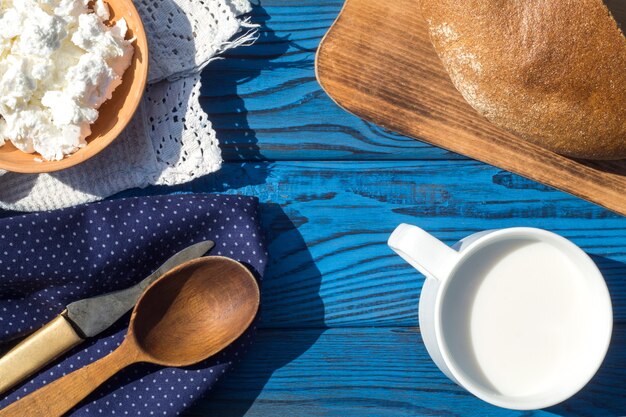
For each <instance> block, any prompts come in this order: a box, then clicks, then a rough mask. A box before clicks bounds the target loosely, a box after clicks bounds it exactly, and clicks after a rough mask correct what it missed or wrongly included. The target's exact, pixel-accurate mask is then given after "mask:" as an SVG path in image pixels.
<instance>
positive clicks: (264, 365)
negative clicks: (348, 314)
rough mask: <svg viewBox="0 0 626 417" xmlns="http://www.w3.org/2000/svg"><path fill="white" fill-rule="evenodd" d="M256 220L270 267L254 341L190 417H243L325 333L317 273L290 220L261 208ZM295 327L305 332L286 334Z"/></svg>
mask: <svg viewBox="0 0 626 417" xmlns="http://www.w3.org/2000/svg"><path fill="white" fill-rule="evenodd" d="M261 217H262V222H263V224H264V225H265V227H266V230H267V232H266V240H267V246H268V250H269V260H270V263H269V265H268V267H267V270H266V272H265V277H264V279H263V281H262V283H261V293H262V297H261V324H260V327H261V328H260V329H259V332H258V336H257V340H256V342H255V344H254V345H253V346H252V348H251V351H250V352H248V353H247V355H246V356H245V358H244V359H243V361H242V362H241V363H240V364H238V365H237V366H236V368H235V369H234V371H233V372H232V373H231V374H230V375H228V377H227V378H226V379H225V380H224V381H223V382H222V384H220V385H218V386H217V387H216V389H215V391H213V392H211V393H210V394H208V396H207V398H205V400H204V401H202V402H201V403H200V404H198V406H197V408H196V409H192V410H190V411H189V415H202V416H206V417H209V416H211V417H212V416H216V417H217V416H219V417H240V416H243V415H245V414H246V412H247V411H248V410H249V409H250V407H251V406H252V404H253V403H254V402H255V400H256V398H257V397H258V396H259V394H260V393H261V392H262V390H263V388H264V387H265V385H266V384H267V382H268V381H269V379H270V378H271V377H272V374H273V373H274V372H275V371H276V370H278V369H280V368H282V367H283V366H285V365H287V364H289V363H290V362H291V361H293V360H295V359H297V358H298V357H300V356H301V355H302V354H303V353H305V352H306V351H307V350H308V349H309V348H310V347H311V346H313V344H315V342H316V341H317V339H318V338H319V337H320V335H321V334H322V333H323V332H324V327H325V325H324V305H323V303H322V300H321V298H320V296H319V289H320V284H321V273H320V271H319V270H318V269H317V267H316V266H315V262H314V261H313V259H312V256H311V254H310V253H309V251H308V249H307V245H306V243H305V241H304V239H303V238H302V236H301V234H300V232H299V231H298V230H297V224H295V223H294V219H293V217H294V216H293V215H292V216H288V215H287V214H286V213H285V212H284V211H283V209H282V208H281V207H280V206H279V205H277V204H262V206H261ZM295 221H296V223H298V222H297V219H296V220H295ZM277 305H278V306H277ZM277 315H278V316H279V317H278V318H275V317H274V316H277ZM268 316H270V320H268ZM265 321H271V322H269V323H267V322H265ZM290 321H292V322H290ZM276 322H278V323H276ZM299 323H306V326H307V329H306V330H305V331H298V332H291V331H289V330H288V327H289V326H295V325H297V324H299ZM267 326H274V327H276V326H277V327H282V328H279V329H272V328H268V327H267ZM294 330H295V329H294Z"/></svg>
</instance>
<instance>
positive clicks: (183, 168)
mask: <svg viewBox="0 0 626 417" xmlns="http://www.w3.org/2000/svg"><path fill="white" fill-rule="evenodd" d="M135 5H136V6H137V9H138V10H139V13H140V14H141V17H142V20H143V23H144V26H145V29H146V33H147V35H148V45H149V48H150V72H149V74H148V87H147V89H146V92H145V94H144V97H143V100H142V103H141V106H140V107H139V109H138V110H137V114H136V115H135V117H134V118H133V120H132V121H131V122H130V124H129V125H128V127H127V128H126V129H125V131H124V132H123V133H122V134H121V136H120V137H118V138H117V139H116V140H115V141H114V142H113V143H112V144H111V145H110V146H109V147H107V148H106V149H105V150H103V151H102V152H101V153H100V154H98V155H96V156H94V157H93V158H92V159H90V160H88V161H86V162H84V163H82V164H80V165H77V166H75V167H73V168H69V169H67V170H64V171H60V172H55V173H51V174H39V175H30V174H16V173H11V172H4V171H0V207H2V208H5V209H10V210H18V211H38V210H48V209H55V208H61V207H67V206H72V205H76V204H80V203H86V202H91V201H96V200H101V199H103V198H106V197H108V196H110V195H113V194H115V193H117V192H120V191H122V190H126V189H128V188H134V187H146V186H148V185H151V184H160V185H174V184H181V183H184V182H187V181H190V180H192V179H194V178H197V177H200V176H202V175H205V174H208V173H210V172H214V171H217V170H218V169H219V168H220V166H221V163H222V158H221V152H220V149H219V147H218V142H217V138H216V137H215V131H214V130H213V128H212V127H211V122H210V121H209V120H208V117H207V114H206V113H205V112H204V111H203V110H202V107H201V106H200V102H199V95H200V72H201V71H202V69H203V68H204V67H205V66H206V65H207V64H208V63H209V62H210V61H211V59H212V58H215V56H216V55H217V54H219V53H220V52H223V51H225V50H227V49H230V48H233V47H235V46H238V45H242V44H246V43H249V42H251V41H253V40H254V37H255V35H256V34H255V30H254V27H255V25H253V24H251V23H249V21H248V20H247V19H243V18H242V17H241V16H242V15H243V14H244V13H247V12H249V11H250V9H251V6H250V3H249V2H248V0H136V1H135Z"/></svg>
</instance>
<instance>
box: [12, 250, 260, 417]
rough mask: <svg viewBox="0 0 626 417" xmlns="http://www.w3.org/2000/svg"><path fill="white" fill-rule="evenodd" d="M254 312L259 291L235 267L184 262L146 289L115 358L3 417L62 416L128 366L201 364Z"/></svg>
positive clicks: (213, 260)
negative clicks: (139, 363) (138, 364)
mask: <svg viewBox="0 0 626 417" xmlns="http://www.w3.org/2000/svg"><path fill="white" fill-rule="evenodd" d="M258 307H259V287H258V285H257V283H256V280H255V279H254V277H253V276H252V274H251V273H250V272H249V271H248V270H247V269H246V267H244V266H243V265H241V264H240V263H238V262H236V261H233V260H232V259H228V258H223V257H218V256H211V257H206V258H200V259H195V260H193V261H190V262H187V263H185V264H183V265H181V266H179V267H178V268H175V269H173V270H171V271H170V272H168V273H166V274H165V275H163V277H161V278H160V279H159V280H157V281H156V282H154V283H153V284H152V285H150V286H149V287H148V288H147V289H146V291H145V293H144V294H143V296H142V297H141V298H140V299H139V301H138V302H137V305H136V306H135V309H134V310H133V313H132V316H131V318H130V325H129V327H128V334H127V335H126V339H125V340H124V341H123V342H122V344H121V345H120V346H119V347H118V348H117V349H116V350H115V351H114V352H112V353H110V354H109V355H107V356H105V357H104V358H102V359H100V360H98V361H96V362H94V363H92V364H90V365H87V366H85V367H84V368H81V369H79V370H78V371H75V372H73V373H71V374H69V375H66V376H64V377H62V378H60V379H58V380H56V381H54V382H52V383H51V384H48V385H46V386H44V387H43V388H41V389H39V390H37V391H35V392H33V393H32V394H30V395H28V396H26V397H24V398H22V399H21V400H19V401H17V402H15V403H13V404H11V405H9V406H8V407H6V408H5V409H4V410H2V411H0V416H1V417H9V416H10V417H31V416H46V417H53V416H61V415H63V414H64V413H66V412H67V411H68V410H70V409H71V408H72V407H74V406H75V405H76V404H78V403H79V402H80V401H81V400H82V399H84V398H85V397H86V396H87V395H89V394H90V393H91V392H92V391H94V390H95V389H96V388H97V387H99V386H100V385H101V384H102V383H104V382H105V381H106V380H107V379H109V378H110V377H111V376H113V375H114V374H116V373H117V372H118V371H120V370H121V369H123V368H125V367H127V366H128V365H131V364H133V363H138V362H147V363H153V364H158V365H162V366H177V367H179V366H189V365H193V364H195V363H198V362H200V361H202V360H204V359H206V358H208V357H210V356H212V355H215V354H216V353H218V352H219V351H221V350H222V349H224V348H225V347H227V346H228V345H229V344H231V343H232V342H233V341H234V340H235V339H237V338H238V337H239V336H241V334H242V333H243V332H244V331H245V330H246V329H247V328H248V326H250V324H251V323H252V320H253V319H254V317H255V315H256V312H257V310H258Z"/></svg>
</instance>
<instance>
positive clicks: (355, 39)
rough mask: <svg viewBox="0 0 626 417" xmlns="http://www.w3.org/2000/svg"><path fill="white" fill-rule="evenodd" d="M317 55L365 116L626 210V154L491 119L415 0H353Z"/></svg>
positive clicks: (320, 67) (328, 86)
mask: <svg viewBox="0 0 626 417" xmlns="http://www.w3.org/2000/svg"><path fill="white" fill-rule="evenodd" d="M316 61H317V62H316V70H317V78H318V80H319V82H320V84H321V85H322V87H323V88H324V90H326V92H327V93H328V94H329V95H330V97H332V98H333V100H335V101H336V102H337V103H338V104H339V105H340V106H342V107H343V108H345V109H346V110H348V111H350V112H352V113H354V114H355V115H357V116H359V117H361V118H363V119H366V120H368V121H371V122H373V123H376V124H378V125H381V126H383V127H385V128H388V129H391V130H394V131H397V132H399V133H402V134H404V135H407V136H411V137H413V138H416V139H418V140H420V141H424V142H428V143H431V144H433V145H436V146H439V147H442V148H446V149H449V150H451V151H454V152H457V153H460V154H463V155H466V156H469V157H471V158H474V159H477V160H479V161H483V162H486V163H488V164H491V165H494V166H497V167H499V168H502V169H505V170H507V171H511V172H514V173H517V174H520V175H522V176H524V177H527V178H530V179H533V180H535V181H538V182H541V183H544V184H547V185H551V186H553V187H556V188H558V189H560V190H563V191H566V192H568V193H571V194H574V195H576V196H579V197H581V198H584V199H586V200H589V201H592V202H594V203H597V204H600V205H602V206H604V207H606V208H608V209H610V210H613V211H615V212H617V213H620V214H622V215H626V160H620V161H602V162H600V161H582V160H574V159H571V158H567V157H563V156H560V155H557V154H555V153H552V152H550V151H547V150H545V149H543V148H540V147H538V146H535V145H532V144H530V143H527V142H526V141H524V140H522V139H520V138H518V137H516V136H515V135H513V134H511V133H509V132H506V131H504V130H502V129H499V128H497V127H495V126H494V125H492V124H491V123H489V122H488V121H487V120H486V119H484V118H483V117H482V116H480V115H479V114H478V113H477V112H476V111H474V109H472V108H471V107H470V106H469V105H468V104H467V103H466V102H465V100H464V99H463V97H462V96H461V94H460V93H459V92H458V91H457V90H456V89H455V88H454V86H453V85H452V82H451V81H450V78H449V77H448V74H447V73H446V71H445V70H444V68H443V66H442V64H441V62H440V61H439V58H438V56H437V54H436V53H435V50H434V49H433V47H432V45H431V43H430V39H429V36H428V31H427V28H426V23H425V21H424V20H423V19H422V16H421V13H420V10H419V4H418V3H417V2H416V1H415V0H347V1H346V3H345V5H344V8H343V10H342V12H341V14H340V15H339V17H338V18H337V20H336V21H335V23H334V25H333V26H332V27H331V29H330V30H329V32H328V33H327V34H326V36H325V37H324V39H323V40H322V43H321V45H320V48H319V50H318V53H317V59H316ZM624 140H626V138H624ZM462 175H463V173H462V172H460V173H459V177H461V176H462Z"/></svg>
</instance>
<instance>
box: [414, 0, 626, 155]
mask: <svg viewBox="0 0 626 417" xmlns="http://www.w3.org/2000/svg"><path fill="white" fill-rule="evenodd" d="M623 3H626V1H624V2H623ZM621 7H625V6H624V5H623V4H622V6H621ZM625 8H626V7H625ZM422 11H423V14H424V17H425V18H426V20H427V21H428V24H429V28H430V36H431V39H432V42H433V44H434V46H435V49H436V50H437V53H438V54H439V56H440V58H441V60H442V61H443V64H444V66H445V68H446V70H447V71H448V73H449V74H450V78H451V79H452V81H453V83H454V85H455V86H456V88H457V89H458V90H459V91H460V92H461V94H462V95H463V97H464V98H465V99H466V100H467V102H468V103H469V104H470V105H471V106H472V107H474V108H475V109H476V110H477V111H478V112H479V113H481V114H483V115H484V116H485V117H486V118H487V119H488V120H490V121H491V122H492V123H494V124H496V125H498V126H500V127H503V128H505V129H507V130H510V131H512V132H514V133H516V134H517V135H519V136H520V137H522V138H524V139H526V140H528V141H531V142H533V143H536V144H538V145H540V146H543V147H545V148H548V149H550V150H552V151H554V152H557V153H561V154H564V155H568V156H571V157H576V158H586V159H621V158H626V38H625V37H624V34H623V33H622V31H621V30H620V28H619V26H618V24H617V21H616V20H615V19H614V17H613V15H612V14H611V13H610V11H609V9H607V7H606V6H605V4H604V3H603V2H602V0H463V1H461V0H422Z"/></svg>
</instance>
